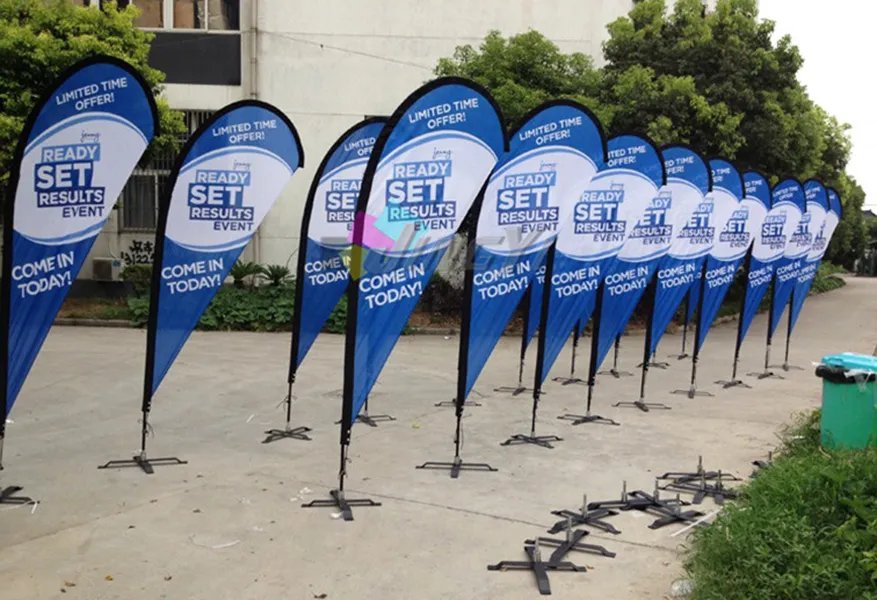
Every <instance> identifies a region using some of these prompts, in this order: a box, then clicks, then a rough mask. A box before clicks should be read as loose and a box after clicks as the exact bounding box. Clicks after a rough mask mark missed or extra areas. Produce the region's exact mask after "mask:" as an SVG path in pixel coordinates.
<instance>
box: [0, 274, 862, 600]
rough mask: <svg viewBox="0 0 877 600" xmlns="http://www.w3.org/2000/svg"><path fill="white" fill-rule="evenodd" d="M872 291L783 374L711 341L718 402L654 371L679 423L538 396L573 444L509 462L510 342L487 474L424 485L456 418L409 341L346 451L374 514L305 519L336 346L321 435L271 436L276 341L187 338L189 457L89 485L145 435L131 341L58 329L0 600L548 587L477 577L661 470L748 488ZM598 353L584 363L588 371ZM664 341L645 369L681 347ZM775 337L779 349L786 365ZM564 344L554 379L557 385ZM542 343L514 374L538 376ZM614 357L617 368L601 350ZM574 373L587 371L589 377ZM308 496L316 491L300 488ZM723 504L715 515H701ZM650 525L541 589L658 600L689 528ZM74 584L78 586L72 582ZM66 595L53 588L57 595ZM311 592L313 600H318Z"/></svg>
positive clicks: (319, 357)
mask: <svg viewBox="0 0 877 600" xmlns="http://www.w3.org/2000/svg"><path fill="white" fill-rule="evenodd" d="M875 295H877V280H870V279H855V278H851V279H848V285H847V287H845V288H843V289H841V290H838V291H836V292H832V293H830V294H827V295H823V296H818V297H814V298H811V299H810V300H809V301H808V304H807V305H805V308H804V312H803V314H802V317H801V320H800V322H799V324H798V328H797V330H796V332H795V336H794V338H793V346H792V361H793V362H796V363H797V364H800V365H804V366H807V369H806V370H805V371H803V372H793V373H790V374H789V375H788V378H787V379H786V380H783V381H778V380H766V381H753V380H752V379H749V381H750V382H751V383H753V385H754V386H755V388H754V389H752V390H745V389H735V390H729V391H722V390H721V389H720V388H718V386H716V385H714V384H713V383H712V382H713V380H716V379H724V378H727V376H728V375H730V361H731V358H732V353H733V341H734V337H735V334H736V324H735V323H729V324H725V325H721V326H719V327H717V328H716V329H715V330H714V331H712V332H711V333H710V336H709V338H708V340H707V342H706V346H705V348H704V352H703V354H702V358H701V363H700V368H699V372H700V377H699V381H700V387H701V389H705V390H709V391H712V392H714V393H715V394H716V396H715V397H714V398H697V399H695V400H689V399H687V398H685V397H682V396H671V395H669V391H670V390H672V389H675V388H684V387H686V386H687V383H688V377H689V363H687V362H677V361H675V360H671V361H670V362H672V363H673V364H672V366H671V367H670V369H668V370H666V371H661V370H652V371H651V373H650V381H649V386H648V391H649V400H652V401H660V402H666V403H668V404H670V405H671V406H672V407H673V410H671V411H660V412H659V411H655V412H651V413H649V414H644V413H641V412H639V411H637V410H631V409H622V408H613V407H612V406H611V405H612V404H613V403H614V402H617V401H619V400H632V399H635V397H636V396H637V393H638V388H639V378H638V377H628V378H625V379H622V380H614V379H611V378H606V377H601V379H600V382H599V385H598V387H597V388H596V394H595V407H596V409H597V410H598V411H599V412H601V413H603V414H605V415H606V416H611V417H613V418H615V419H616V420H619V421H621V422H622V424H623V425H622V427H607V426H599V425H584V426H581V427H572V426H570V425H569V424H568V423H567V422H564V421H559V420H557V419H556V416H557V415H559V414H562V413H564V412H566V411H568V410H574V411H579V410H581V408H582V405H583V401H584V391H585V388H583V387H579V386H569V387H561V386H559V385H558V384H555V383H550V384H549V385H548V386H547V388H546V391H547V395H546V396H544V398H543V402H542V403H541V406H540V412H539V422H538V426H537V431H538V432H539V433H545V434H557V435H560V436H562V437H563V438H564V440H565V441H563V442H561V443H558V444H557V447H556V449H554V450H547V449H543V448H539V447H533V446H515V447H501V446H500V445H499V443H500V442H501V441H503V440H504V439H505V438H507V437H508V436H509V435H511V434H514V433H525V432H526V431H527V430H528V429H529V415H530V406H531V402H532V400H531V398H530V397H527V396H520V397H518V398H510V397H508V396H505V395H500V394H494V393H493V392H492V390H493V388H494V387H496V386H499V385H509V384H512V383H514V381H515V379H516V374H517V364H516V363H517V353H518V346H519V340H518V339H515V338H508V339H504V340H502V341H501V343H500V345H499V347H498V348H497V350H496V351H495V352H494V355H493V357H492V358H491V360H490V362H489V364H488V365H487V367H486V369H485V371H484V373H483V374H482V376H481V378H480V380H479V382H478V384H477V385H476V391H477V393H476V394H474V395H473V398H477V399H478V401H479V402H481V403H482V406H481V407H473V408H470V409H468V410H467V413H466V417H465V420H464V427H465V445H464V451H463V455H464V459H466V460H471V461H484V462H488V463H490V464H492V465H493V466H494V467H497V468H498V469H499V472H496V473H463V474H462V475H461V477H460V479H459V480H456V481H453V480H451V479H450V478H449V477H448V475H447V474H446V473H444V472H439V471H420V470H415V469H414V466H415V465H416V464H419V463H422V462H424V461H426V460H449V459H450V458H451V457H452V454H453V452H452V451H453V430H454V419H453V409H450V408H434V407H433V404H434V403H435V402H438V401H441V400H447V399H450V398H451V397H452V395H453V393H454V389H455V377H456V353H457V344H458V339H457V338H452V339H444V338H442V337H441V336H422V337H406V338H403V339H402V340H401V341H400V342H399V344H398V346H397V348H396V350H395V352H394V353H393V356H392V357H391V359H390V362H389V364H388V365H387V367H386V368H385V370H384V372H383V375H382V377H381V379H380V382H379V384H378V386H377V387H376V389H375V391H374V393H373V394H372V397H371V404H372V406H371V408H372V412H373V413H378V412H380V413H387V412H388V413H391V414H392V415H394V416H395V417H396V418H397V420H396V421H394V422H391V423H387V424H382V425H381V426H380V427H379V428H375V429H373V428H370V427H367V426H364V425H361V424H360V425H357V426H356V427H355V428H354V432H353V445H352V447H351V455H350V459H351V462H350V464H349V473H350V477H349V480H348V487H349V490H350V492H349V493H350V495H351V496H353V495H356V494H362V495H367V496H369V497H371V498H374V499H375V500H379V501H381V502H383V506H382V507H380V508H361V509H356V510H355V513H354V514H355V517H356V520H355V521H354V522H352V523H345V522H343V521H341V520H336V519H333V517H332V513H333V511H332V510H328V509H319V510H305V509H302V508H300V506H299V505H300V504H301V502H302V501H303V500H305V501H307V500H311V499H315V498H322V497H324V495H325V494H326V493H327V491H328V490H329V489H331V488H332V487H333V486H334V485H335V482H336V476H337V471H338V428H337V426H336V425H334V421H335V420H336V419H337V418H338V417H339V414H340V389H341V386H342V376H341V373H342V350H343V339H342V338H341V337H340V336H330V335H324V336H321V337H320V338H319V340H318V341H317V344H316V345H315V347H314V349H313V351H312V353H311V355H310V356H309V357H308V358H307V360H306V362H305V364H304V365H303V367H302V369H301V371H300V375H299V381H298V383H297V384H296V388H295V390H296V396H297V402H296V403H295V405H294V415H295V421H296V423H299V424H304V425H309V426H311V427H313V429H314V431H313V432H312V434H311V435H312V437H313V441H311V442H299V441H289V440H282V441H279V442H276V443H274V444H269V445H263V444H261V443H260V442H261V440H262V438H263V434H262V432H263V430H265V429H268V428H270V427H275V426H281V425H282V422H283V413H282V411H281V410H280V409H279V408H277V407H276V406H277V404H278V402H280V401H281V400H282V398H283V396H284V394H285V389H286V384H285V375H286V368H287V360H288V348H289V339H288V336H287V335H275V334H249V333H196V334H194V335H193V336H192V338H191V339H190V341H189V343H188V344H187V346H186V347H185V349H184V350H183V352H182V354H181V355H180V357H179V359H178V360H177V362H176V364H175V365H174V366H173V368H172V369H171V372H170V374H169V376H168V378H167V379H166V381H165V382H164V384H163V385H162V388H161V389H160V390H159V393H158V395H157V396H156V399H155V405H154V413H153V417H152V424H153V426H154V427H155V438H154V439H150V441H149V444H150V446H149V447H150V455H151V456H154V457H158V456H167V455H175V456H179V457H181V458H184V459H186V460H188V461H189V464H188V465H185V466H174V467H164V468H160V469H159V470H157V471H156V473H155V475H152V476H146V475H144V474H143V473H141V472H140V471H139V470H133V469H129V470H124V471H99V470H97V469H96V468H95V467H96V466H97V465H98V464H99V463H102V462H105V461H107V460H109V459H113V458H127V457H129V456H130V455H131V454H132V451H133V450H135V448H137V446H138V443H139V425H138V422H137V419H138V417H139V405H140V399H139V394H140V390H141V387H142V371H143V352H144V346H145V333H144V332H143V331H139V330H108V329H98V328H95V329H90V328H77V327H68V328H64V327H61V328H55V329H54V330H53V331H52V333H51V335H50V336H49V339H48V340H47V343H46V345H45V347H44V349H43V351H42V353H41V355H40V357H39V359H38V360H37V363H36V365H35V367H34V369H33V371H32V373H31V375H30V377H29V379H28V381H27V383H26V385H25V388H24V390H23V392H22V394H21V396H20V397H19V400H18V404H17V405H16V406H15V408H14V410H13V412H12V415H11V418H12V419H13V420H14V423H12V424H10V425H9V428H8V439H7V447H6V460H5V462H6V467H7V468H6V470H5V471H3V472H2V475H0V485H12V484H17V485H23V486H25V491H26V492H27V493H28V494H30V495H32V496H34V497H36V498H38V499H39V500H40V501H41V503H40V504H39V506H38V507H37V509H36V510H35V511H34V512H33V513H31V510H32V508H31V507H22V508H10V507H0V589H2V591H3V592H2V597H3V598H4V599H5V598H27V599H43V598H61V597H63V598H65V599H66V598H81V599H87V600H97V599H111V598H119V599H125V600H132V599H140V598H143V599H149V600H154V599H156V598H168V599H172V600H175V599H181V600H183V599H185V600H201V599H204V600H206V599H211V600H215V599H219V598H234V599H235V600H246V599H257V598H258V599H260V600H264V599H266V598H295V599H298V598H303V599H310V598H327V599H330V600H331V599H336V600H340V599H364V600H378V599H381V600H384V599H388V598H399V599H409V598H410V599H417V600H433V599H444V598H448V599H450V598H453V599H454V600H468V599H473V600H474V599H484V598H502V599H503V600H517V599H519V598H521V599H523V598H533V597H535V596H537V595H538V592H537V591H536V588H535V585H534V583H533V580H532V576H531V575H530V574H529V573H524V572H519V573H511V572H508V573H493V572H488V571H487V570H486V566H487V565H488V564H492V563H495V562H498V561H499V560H502V559H515V560H521V559H523V557H524V555H523V552H522V541H523V540H524V539H526V538H529V537H533V536H538V535H545V530H546V529H547V527H549V526H550V525H551V524H552V523H553V522H554V521H555V520H556V519H555V518H554V517H553V516H552V515H551V514H550V511H551V510H553V509H559V508H570V509H571V508H574V507H576V506H578V504H579V503H580V502H581V495H582V493H583V492H586V493H587V494H588V496H589V498H590V499H592V500H598V499H608V498H614V497H616V496H617V495H618V494H619V492H620V488H621V481H622V480H625V479H626V480H627V481H628V482H629V485H630V487H631V489H636V488H643V489H647V490H648V489H651V487H652V486H653V483H654V480H653V478H654V476H655V475H658V474H660V473H663V472H664V471H668V470H688V469H691V468H693V467H694V466H695V464H696V460H697V456H698V455H699V454H702V455H703V456H704V460H705V463H706V466H707V467H708V468H721V469H723V470H728V471H734V472H736V473H738V474H740V475H748V474H749V473H750V472H751V466H750V463H751V461H752V460H754V459H758V458H762V457H764V456H765V455H766V454H767V452H768V450H770V449H771V448H772V447H773V446H775V444H776V437H775V432H776V431H777V429H778V427H779V426H781V425H782V424H783V423H785V422H786V421H787V420H788V418H789V416H790V414H792V413H794V412H797V411H800V410H803V409H807V408H811V407H814V406H817V405H818V403H819V397H820V382H819V380H818V379H817V378H816V377H815V376H814V375H813V371H812V369H811V368H810V367H809V363H810V362H811V361H814V360H818V359H819V358H820V357H821V356H823V355H824V354H827V353H833V352H839V351H845V350H849V351H856V352H862V353H867V354H870V353H871V352H872V351H873V350H874V345H875V342H877V321H875V319H874V308H875V300H874V298H875ZM765 328H766V320H765V317H764V315H762V316H760V317H759V318H758V319H757V320H756V322H755V324H754V325H753V328H752V331H751V332H750V334H749V337H748V339H747V342H746V344H745V345H744V351H743V359H742V364H741V367H740V370H741V372H742V373H745V372H748V371H753V370H758V369H760V367H761V362H762V360H763V350H764V335H765ZM589 341H590V340H589V339H586V340H583V342H584V343H583V346H582V350H583V351H582V354H581V360H580V361H579V365H580V368H581V369H584V368H585V367H586V364H587V348H588V345H589ZM642 343H643V337H642V335H631V336H626V337H625V338H623V348H622V357H621V366H622V367H624V368H625V369H627V370H630V371H636V369H634V368H633V367H634V365H635V364H637V363H638V362H639V358H640V356H641V353H642ZM679 346H680V336H679V335H668V336H666V337H665V338H664V340H663V341H662V343H661V347H660V350H659V356H660V357H661V358H662V359H663V358H664V357H666V356H667V354H669V353H671V352H676V351H678V349H679ZM781 346H782V343H781V340H778V343H777V344H776V349H775V357H776V359H778V360H781V358H782V357H781ZM569 350H570V348H569V345H568V347H567V349H566V350H565V352H564V353H563V354H562V355H561V357H560V359H559V360H558V364H557V365H556V366H555V368H554V371H553V372H552V376H555V375H564V374H566V371H567V370H568V365H569ZM534 352H535V345H534V346H533V347H532V351H531V356H530V360H528V364H527V371H526V372H527V373H528V374H531V373H532V366H533V359H534V356H533V354H534ZM610 358H611V357H610ZM582 374H584V371H582ZM305 488H307V490H310V491H307V490H306V489H305ZM704 506H705V507H706V509H707V510H713V506H712V504H711V503H710V502H709V501H708V502H706V503H705V505H704ZM651 520H652V519H650V518H648V517H645V516H641V515H638V514H630V513H626V514H622V515H620V516H618V517H616V518H614V519H613V521H612V522H613V523H614V524H615V525H616V526H617V527H618V528H619V529H621V530H622V534H621V535H620V536H611V535H603V534H594V535H592V536H589V541H591V542H592V543H600V544H603V545H605V546H606V547H608V548H609V549H610V550H613V551H616V552H618V557H617V558H616V559H614V560H610V559H605V558H601V557H593V556H588V555H578V556H575V555H574V556H573V557H572V560H574V561H575V562H577V563H578V564H583V565H589V566H592V567H593V570H591V571H590V572H588V573H584V574H576V573H558V574H553V575H551V585H552V590H553V592H554V596H555V597H557V598H559V599H561V600H562V599H568V598H569V599H572V598H576V599H578V600H581V599H583V598H584V599H591V598H593V599H603V598H613V599H618V600H623V599H631V600H633V599H636V600H643V599H652V598H654V599H661V598H663V597H664V596H665V595H666V594H667V592H668V589H669V586H670V584H671V582H672V581H673V580H674V579H676V578H677V577H679V576H680V575H681V562H680V560H679V548H680V544H682V543H684V536H679V537H671V534H672V533H673V532H674V531H677V530H678V529H679V527H677V526H674V527H668V528H665V529H661V530H658V531H652V530H650V529H648V524H649V523H651ZM65 582H67V584H75V585H72V586H69V585H66V584H65ZM62 589H63V590H65V591H64V592H62V591H61V590H62ZM324 594H325V596H324Z"/></svg>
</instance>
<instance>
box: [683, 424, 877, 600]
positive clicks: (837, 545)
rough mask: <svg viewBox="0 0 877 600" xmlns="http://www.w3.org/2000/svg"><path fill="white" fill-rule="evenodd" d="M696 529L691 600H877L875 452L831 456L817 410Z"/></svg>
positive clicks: (689, 565)
mask: <svg viewBox="0 0 877 600" xmlns="http://www.w3.org/2000/svg"><path fill="white" fill-rule="evenodd" d="M742 491H743V494H742V497H741V499H740V500H739V501H738V502H737V503H735V504H734V505H731V506H728V507H727V508H726V509H725V511H724V512H723V513H722V515H720V516H719V517H718V519H717V520H716V522H715V523H714V524H713V525H712V526H710V527H708V528H702V529H699V530H698V531H697V532H695V535H694V537H693V540H692V545H691V547H690V549H689V552H688V555H687V558H686V569H687V570H688V572H689V574H690V576H691V577H692V579H693V580H694V582H695V588H694V592H693V594H692V596H691V600H786V599H787V600H833V599H837V600H854V599H855V600H877V450H875V449H868V450H860V451H845V452H826V451H824V450H822V449H821V448H820V446H819V414H818V412H817V413H812V414H810V415H807V416H805V417H803V418H801V419H800V420H799V421H798V422H796V423H795V424H794V426H793V427H791V428H789V429H788V430H787V431H786V432H785V434H784V435H783V447H782V449H781V451H780V453H779V455H778V456H777V458H776V460H775V462H774V464H773V466H771V467H770V468H768V469H766V470H764V471H762V472H761V473H759V474H758V476H757V477H755V478H754V479H753V480H752V481H750V482H749V483H747V484H746V485H745V486H744V487H743V490H742Z"/></svg>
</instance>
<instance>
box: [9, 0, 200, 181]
mask: <svg viewBox="0 0 877 600" xmlns="http://www.w3.org/2000/svg"><path fill="white" fill-rule="evenodd" d="M138 14H139V13H138V12H137V10H136V9H135V8H134V6H133V5H129V6H128V7H127V8H125V9H124V10H118V8H117V7H116V4H115V3H114V2H113V3H105V5H104V8H103V9H100V10H99V9H96V8H82V7H77V6H74V5H73V4H72V3H71V2H70V1H69V0H48V1H47V0H0V183H5V181H6V178H8V176H9V171H10V169H11V168H12V165H11V162H12V156H13V153H14V152H15V146H16V143H17V140H18V137H19V136H20V135H21V130H22V129H23V128H24V123H25V120H26V119H27V116H28V114H29V113H30V111H31V110H32V109H33V108H34V105H35V104H36V102H37V101H38V100H39V98H40V96H41V95H42V94H43V93H44V92H46V91H47V88H48V86H50V85H52V84H53V82H54V81H55V79H56V78H57V77H58V76H59V75H60V74H61V73H62V72H63V71H64V69H66V68H68V67H70V66H71V65H73V64H74V63H76V62H77V61H79V60H81V59H83V58H86V57H88V56H93V55H95V54H107V55H110V56H114V57H117V58H120V59H122V60H125V61H127V62H128V63H130V64H131V65H133V66H134V67H136V68H137V70H139V71H140V73H141V74H142V75H143V77H144V79H145V80H146V81H147V83H148V84H149V86H150V87H151V88H152V91H153V93H154V94H155V95H156V101H157V104H158V110H159V121H160V127H161V135H159V136H157V137H156V138H155V139H154V140H153V143H152V144H151V146H150V148H149V149H148V150H147V154H146V155H145V156H144V160H148V157H149V156H150V155H151V154H152V153H155V152H158V151H163V150H168V149H173V148H175V147H176V145H177V143H178V140H179V138H180V136H181V135H182V134H183V133H184V132H185V127H184V124H183V119H182V115H181V114H180V113H179V112H176V111H173V110H171V109H170V107H169V106H168V104H167V101H166V100H165V99H164V98H161V97H159V94H160V93H161V83H162V82H163V81H164V73H162V72H161V71H158V70H157V69H153V68H151V67H150V66H149V65H148V64H147V62H146V59H147V56H148V55H149V46H150V43H151V41H152V38H153V36H152V34H150V33H147V32H145V31H143V30H141V29H138V28H137V27H135V26H134V19H135V18H136V17H137V15H138Z"/></svg>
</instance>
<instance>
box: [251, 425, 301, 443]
mask: <svg viewBox="0 0 877 600" xmlns="http://www.w3.org/2000/svg"><path fill="white" fill-rule="evenodd" d="M309 431H311V428H310V427H294V428H291V427H290V426H289V425H287V426H286V429H269V430H268V431H266V432H265V434H266V435H267V436H268V437H266V438H265V439H264V440H262V443H263V444H270V443H271V442H276V441H277V440H282V439H290V440H301V441H303V442H310V441H311V438H309V437H308V436H307V435H305V434H306V433H308V432H309Z"/></svg>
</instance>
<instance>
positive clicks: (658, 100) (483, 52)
mask: <svg viewBox="0 0 877 600" xmlns="http://www.w3.org/2000/svg"><path fill="white" fill-rule="evenodd" d="M608 30H609V35H610V38H609V40H608V41H607V42H606V43H605V44H604V46H603V53H604V57H605V59H606V65H605V66H604V67H603V68H602V69H597V68H595V67H594V66H593V64H592V62H591V61H590V59H589V58H588V57H586V56H583V55H581V54H570V55H566V54H563V53H562V52H560V51H559V49H558V48H557V46H555V45H554V44H553V43H552V42H551V41H550V40H547V39H546V38H545V37H544V36H542V35H541V34H539V33H538V32H535V31H530V32H527V33H524V34H520V35H516V36H512V37H511V38H509V39H507V40H506V39H504V38H502V36H500V35H499V34H498V33H496V32H492V33H490V34H488V36H487V37H486V38H485V40H484V42H483V43H482V45H481V47H480V48H479V49H478V50H475V49H474V48H473V47H472V46H462V47H459V48H457V51H456V52H455V53H454V56H453V57H452V58H449V59H442V60H441V61H439V64H438V66H437V68H436V73H437V74H439V75H460V76H465V77H469V78H472V79H474V80H476V81H478V82H479V83H481V84H483V85H484V86H485V87H487V88H488V89H489V90H490V91H491V92H492V93H494V95H495V97H496V98H497V101H498V102H499V103H500V106H501V107H502V108H503V110H504V111H505V112H506V117H507V118H509V120H510V121H512V122H514V121H516V120H517V119H519V118H520V117H521V116H522V115H523V114H525V112H526V111H527V110H529V109H531V108H533V107H535V106H536V105H538V104H539V103H541V102H543V101H545V100H548V99H550V98H555V97H565V98H573V99H575V100H579V101H580V102H582V103H583V104H585V105H586V106H588V107H589V108H591V109H593V110H594V112H595V113H596V114H597V116H598V117H599V118H600V120H601V121H602V123H603V124H604V126H605V127H606V129H607V133H610V134H611V133H612V132H621V131H631V130H634V131H642V132H644V133H646V134H647V135H649V136H650V137H651V138H652V139H653V140H654V141H655V142H657V143H658V144H664V143H671V142H684V143H690V144H692V145H693V146H695V147H696V148H698V149H699V150H700V151H701V152H702V153H703V154H704V155H722V156H725V157H727V158H728V159H730V160H733V161H735V162H736V163H737V164H738V165H740V166H741V168H753V169H756V170H759V171H761V172H763V173H764V174H765V175H766V176H768V178H769V179H770V180H771V182H772V183H776V182H777V181H778V180H779V179H780V178H781V177H784V176H789V175H794V176H797V177H798V178H799V179H801V180H802V181H803V180H804V179H807V178H810V177H818V178H820V179H822V180H823V181H825V183H826V184H827V185H829V186H832V187H835V188H836V189H837V190H838V192H839V193H840V195H841V198H842V200H843V204H844V218H843V221H842V223H841V226H839V228H838V231H837V233H836V234H835V237H834V239H833V240H832V244H831V247H830V249H829V253H828V257H829V259H830V260H833V261H836V262H839V263H841V264H844V265H845V266H847V267H852V263H853V262H854V261H855V259H856V258H857V257H859V256H861V254H862V252H863V250H864V244H865V239H866V233H865V229H864V225H863V222H862V218H861V207H862V205H863V202H864V198H865V196H864V192H863V190H862V188H861V187H860V186H858V184H856V182H855V180H854V179H853V178H852V177H850V176H849V175H848V174H847V173H846V166H847V162H848V161H849V155H850V149H851V145H850V140H849V136H848V132H849V126H848V125H845V124H841V123H839V122H838V121H837V119H835V118H834V117H832V116H831V115H830V114H829V113H827V112H826V111H825V110H823V109H822V108H820V107H819V106H818V105H816V104H815V103H814V102H813V101H812V100H811V99H810V98H809V96H808V95H807V91H806V89H805V88H804V87H803V86H802V85H801V84H800V83H799V82H798V70H799V69H800V68H801V65H802V64H803V59H802V58H801V55H800V53H799V52H798V49H797V48H796V47H795V46H794V45H793V44H792V42H791V40H790V39H789V38H788V37H784V38H782V39H781V40H779V42H778V43H776V44H774V43H773V41H772V36H773V31H774V23H773V22H771V21H767V20H761V19H759V18H758V10H757V5H756V2H755V0H719V2H718V3H717V6H716V8H715V10H714V11H711V12H705V11H704V9H703V5H702V2H701V0H678V2H676V4H675V6H674V8H673V10H672V12H668V10H667V5H666V2H665V0H642V1H641V2H638V3H637V4H636V5H635V6H634V8H633V9H632V10H631V11H630V13H629V15H628V16H627V17H622V18H619V19H617V20H616V21H614V22H613V23H611V24H609V26H608Z"/></svg>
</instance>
